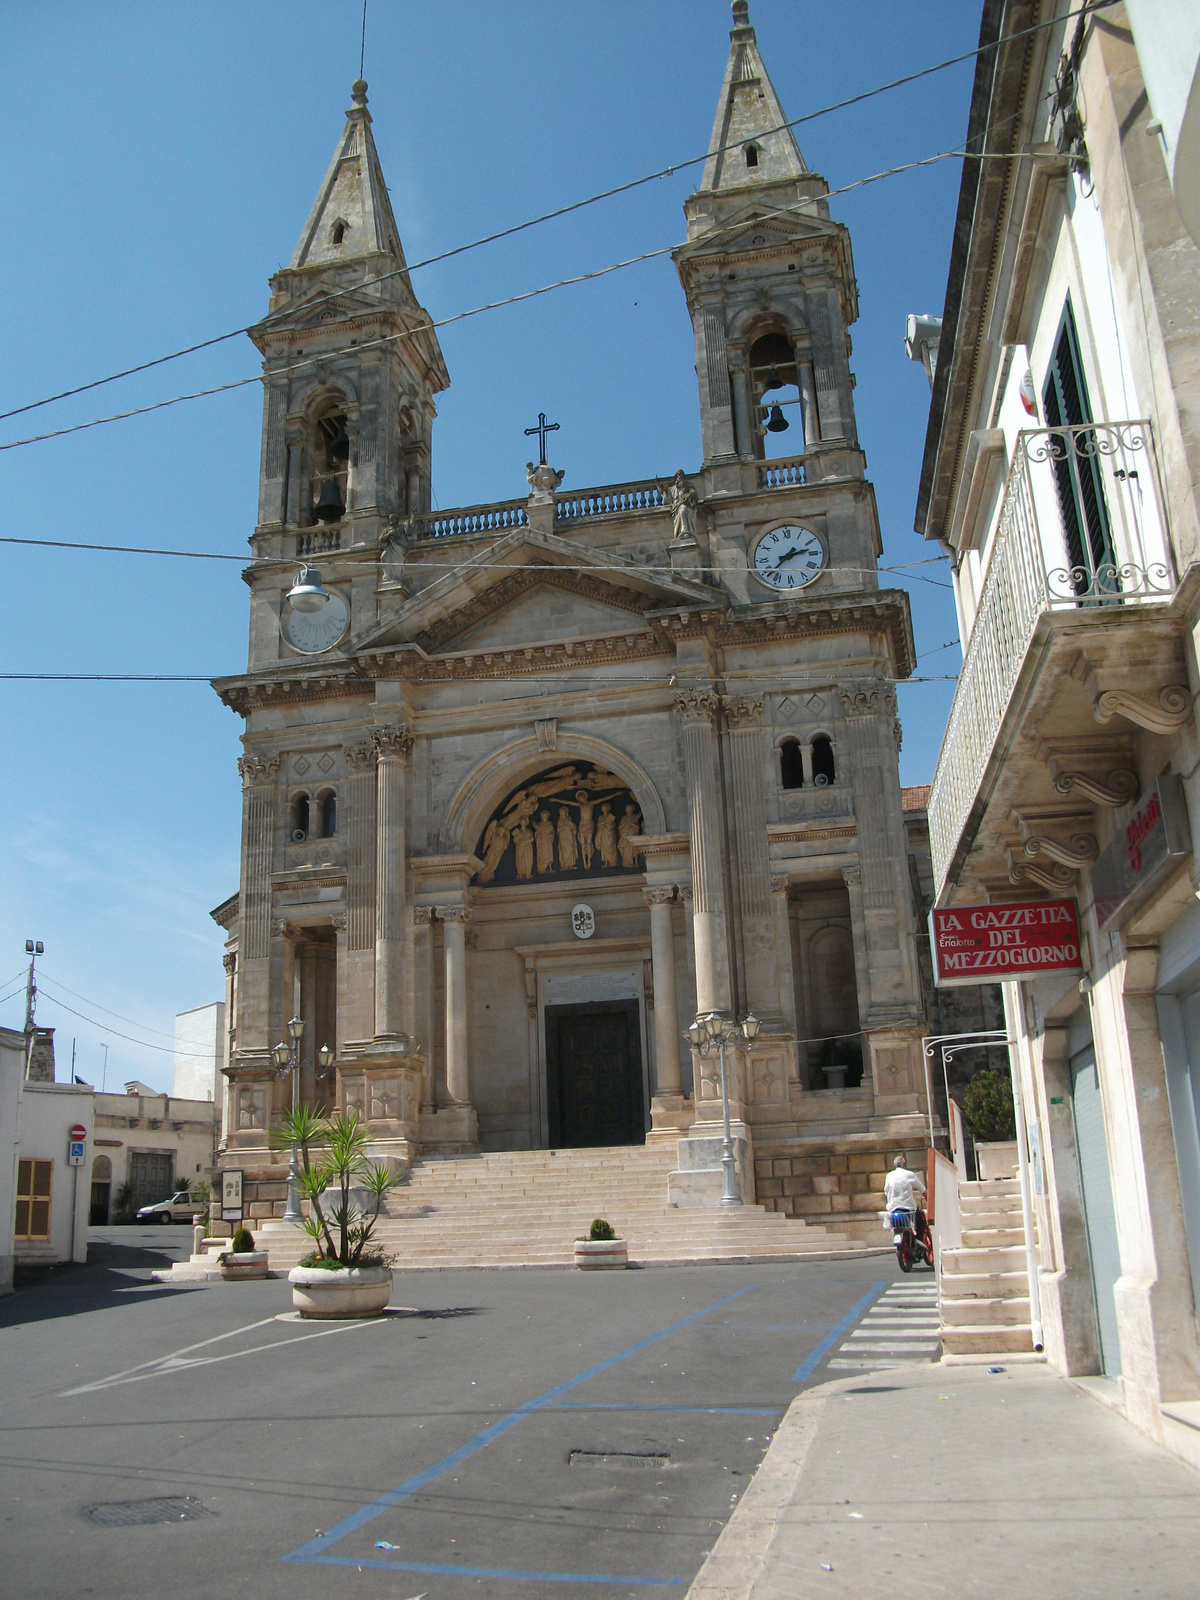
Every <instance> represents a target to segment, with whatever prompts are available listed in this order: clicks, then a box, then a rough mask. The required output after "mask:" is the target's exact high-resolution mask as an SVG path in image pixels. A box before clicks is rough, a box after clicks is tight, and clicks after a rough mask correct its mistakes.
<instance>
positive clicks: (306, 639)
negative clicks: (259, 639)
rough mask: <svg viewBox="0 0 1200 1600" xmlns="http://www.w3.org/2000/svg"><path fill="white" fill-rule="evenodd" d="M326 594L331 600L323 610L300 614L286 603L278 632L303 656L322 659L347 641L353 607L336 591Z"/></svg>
mask: <svg viewBox="0 0 1200 1600" xmlns="http://www.w3.org/2000/svg"><path fill="white" fill-rule="evenodd" d="M327 593H328V599H327V600H326V601H325V604H324V605H323V606H322V607H321V609H320V611H297V610H296V608H295V607H294V606H291V605H289V604H288V602H287V601H286V600H285V601H284V603H283V611H282V614H281V615H280V618H279V631H280V633H282V635H283V637H284V639H285V640H286V641H287V643H288V644H290V645H291V647H292V649H293V650H299V651H300V653H301V655H306V656H319V655H321V654H322V652H323V651H325V650H332V649H333V647H334V645H335V644H338V643H339V642H340V641H341V640H342V639H343V638H345V635H346V629H347V628H348V627H349V625H350V607H349V606H348V605H347V604H346V601H345V599H344V598H343V596H342V595H340V594H339V593H338V592H337V590H336V589H330V590H328V591H327Z"/></svg>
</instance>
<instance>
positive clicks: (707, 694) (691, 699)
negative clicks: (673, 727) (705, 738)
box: [672, 689, 721, 728]
mask: <svg viewBox="0 0 1200 1600" xmlns="http://www.w3.org/2000/svg"><path fill="white" fill-rule="evenodd" d="M672 699H673V700H674V702H675V710H676V711H677V713H678V714H679V720H680V721H681V722H684V723H694V724H707V725H708V726H709V727H710V728H711V727H712V725H713V723H714V722H715V721H716V716H717V711H718V710H719V709H720V705H721V697H720V695H718V694H717V693H716V691H715V690H713V689H676V690H675V692H674V695H673V696H672Z"/></svg>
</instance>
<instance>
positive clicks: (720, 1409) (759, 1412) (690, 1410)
mask: <svg viewBox="0 0 1200 1600" xmlns="http://www.w3.org/2000/svg"><path fill="white" fill-rule="evenodd" d="M544 1409H545V1410H546V1411H678V1412H681V1413H683V1414H684V1415H686V1416H697V1417H778V1416H781V1415H782V1414H783V1413H784V1412H785V1411H786V1410H787V1407H786V1406H619V1405H599V1404H593V1403H592V1402H591V1401H588V1400H560V1401H557V1402H556V1403H555V1404H554V1405H552V1406H546V1407H544Z"/></svg>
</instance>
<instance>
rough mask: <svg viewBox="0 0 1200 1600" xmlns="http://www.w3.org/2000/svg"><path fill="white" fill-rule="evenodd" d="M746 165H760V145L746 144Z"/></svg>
mask: <svg viewBox="0 0 1200 1600" xmlns="http://www.w3.org/2000/svg"><path fill="white" fill-rule="evenodd" d="M746 165H747V166H748V167H756V166H757V165H758V146H757V145H756V144H748V145H747V146H746Z"/></svg>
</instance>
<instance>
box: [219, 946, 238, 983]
mask: <svg viewBox="0 0 1200 1600" xmlns="http://www.w3.org/2000/svg"><path fill="white" fill-rule="evenodd" d="M221 965H222V966H223V967H224V968H225V971H226V972H228V973H229V974H230V976H231V977H232V975H233V974H234V973H235V972H236V971H237V955H236V954H235V952H234V951H232V950H226V952H225V954H224V955H223V956H222V957H221Z"/></svg>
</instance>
